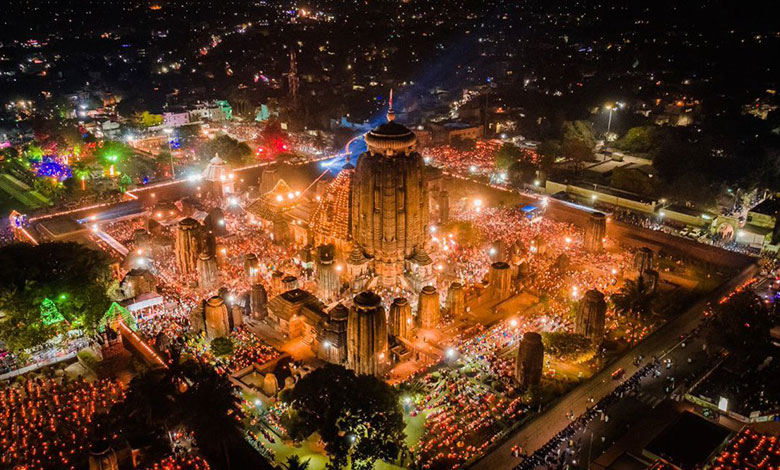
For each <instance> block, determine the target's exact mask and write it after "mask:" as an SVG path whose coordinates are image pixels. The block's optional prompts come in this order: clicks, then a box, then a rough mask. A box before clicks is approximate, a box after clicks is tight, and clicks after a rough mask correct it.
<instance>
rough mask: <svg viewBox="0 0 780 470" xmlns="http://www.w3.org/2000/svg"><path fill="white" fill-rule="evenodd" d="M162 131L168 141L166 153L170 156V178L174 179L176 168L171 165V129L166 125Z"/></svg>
mask: <svg viewBox="0 0 780 470" xmlns="http://www.w3.org/2000/svg"><path fill="white" fill-rule="evenodd" d="M163 132H165V134H166V135H167V137H166V140H167V141H168V154H170V156H171V179H172V180H175V179H176V169H175V168H174V166H173V147H172V146H171V134H172V133H173V129H171V128H170V127H166V128H165V129H163Z"/></svg>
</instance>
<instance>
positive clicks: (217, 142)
mask: <svg viewBox="0 0 780 470" xmlns="http://www.w3.org/2000/svg"><path fill="white" fill-rule="evenodd" d="M215 155H219V157H220V158H221V159H222V160H224V161H225V162H227V163H228V164H230V165H240V164H243V163H246V162H248V161H249V160H250V159H251V157H252V149H250V148H249V146H248V145H247V144H245V143H244V142H239V141H237V140H236V139H233V138H231V137H229V136H226V135H221V136H218V137H215V138H214V139H212V140H210V141H208V142H206V143H204V144H203V145H201V146H200V148H199V149H198V156H199V157H200V159H201V160H204V161H209V160H211V159H212V158H214V156H215Z"/></svg>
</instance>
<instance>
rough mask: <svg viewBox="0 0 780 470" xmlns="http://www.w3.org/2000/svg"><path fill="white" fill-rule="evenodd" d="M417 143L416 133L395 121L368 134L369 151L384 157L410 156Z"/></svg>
mask: <svg viewBox="0 0 780 470" xmlns="http://www.w3.org/2000/svg"><path fill="white" fill-rule="evenodd" d="M416 143H417V136H416V135H415V134H414V132H412V131H411V130H409V128H408V127H406V126H404V125H401V124H398V123H397V122H395V121H389V122H386V123H384V124H382V125H380V126H379V127H376V128H375V129H372V130H371V131H369V132H368V134H366V145H367V146H368V151H369V152H372V153H381V154H383V155H394V154H398V153H403V154H408V153H409V152H411V151H412V150H414V145H415V144H416Z"/></svg>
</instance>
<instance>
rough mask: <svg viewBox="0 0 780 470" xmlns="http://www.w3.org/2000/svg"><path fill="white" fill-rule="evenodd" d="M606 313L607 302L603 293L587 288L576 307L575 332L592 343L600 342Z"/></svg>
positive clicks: (602, 336)
mask: <svg viewBox="0 0 780 470" xmlns="http://www.w3.org/2000/svg"><path fill="white" fill-rule="evenodd" d="M606 314H607V302H606V301H605V300H604V294H602V293H601V292H599V291H597V290H596V289H591V290H589V291H588V292H586V293H585V296H584V297H583V298H582V300H580V303H579V306H578V307H577V318H576V320H575V324H574V331H575V333H577V334H579V335H582V336H585V337H586V338H589V339H590V340H591V341H593V342H594V343H601V341H602V340H603V339H604V333H605V332H604V328H605V321H606Z"/></svg>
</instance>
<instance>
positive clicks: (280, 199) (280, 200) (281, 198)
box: [276, 194, 284, 202]
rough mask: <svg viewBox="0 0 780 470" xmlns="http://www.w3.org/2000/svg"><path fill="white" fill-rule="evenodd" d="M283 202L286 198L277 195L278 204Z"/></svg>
mask: <svg viewBox="0 0 780 470" xmlns="http://www.w3.org/2000/svg"><path fill="white" fill-rule="evenodd" d="M282 201H284V198H283V197H282V195H281V194H277V195H276V202H282Z"/></svg>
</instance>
